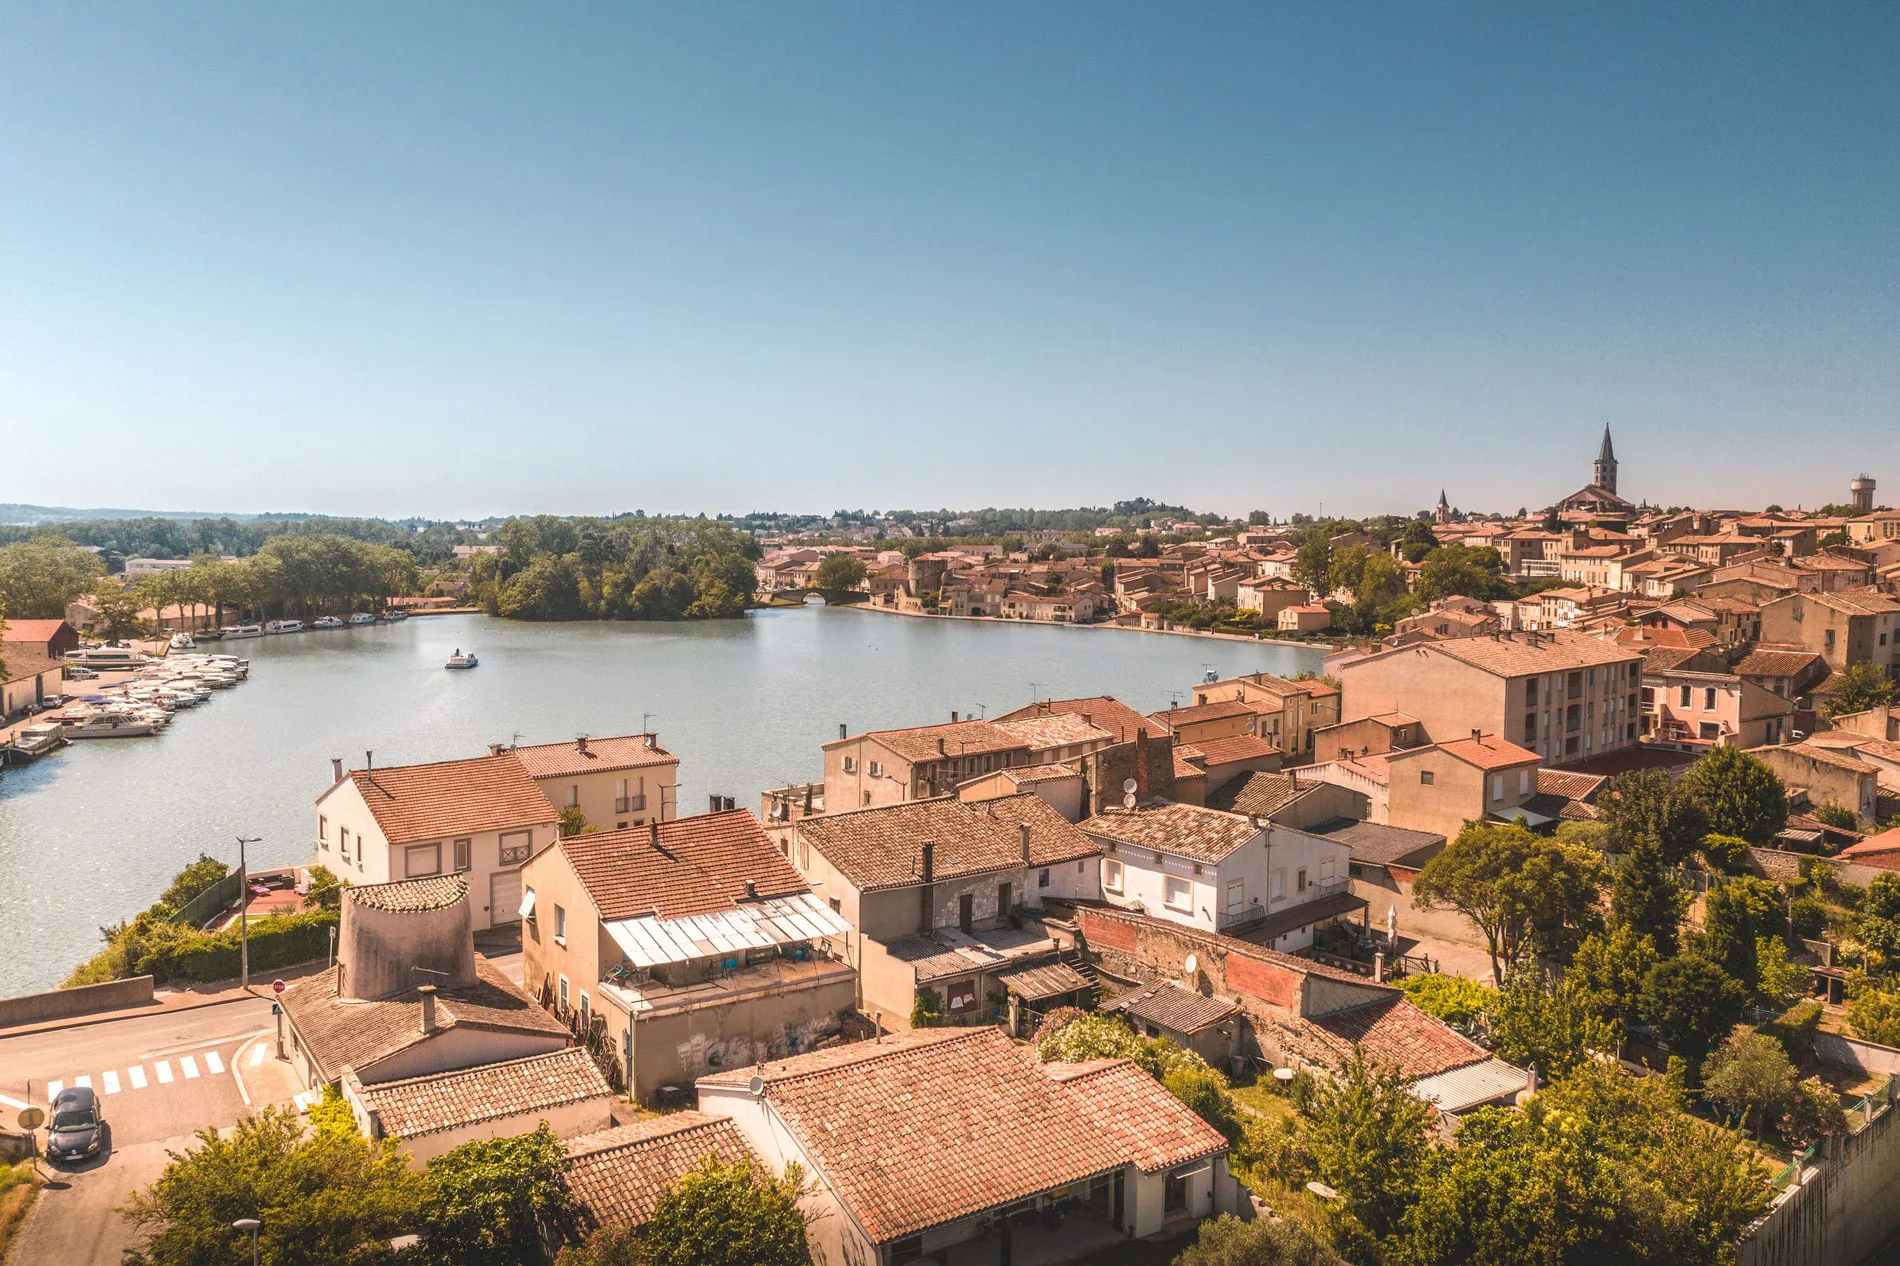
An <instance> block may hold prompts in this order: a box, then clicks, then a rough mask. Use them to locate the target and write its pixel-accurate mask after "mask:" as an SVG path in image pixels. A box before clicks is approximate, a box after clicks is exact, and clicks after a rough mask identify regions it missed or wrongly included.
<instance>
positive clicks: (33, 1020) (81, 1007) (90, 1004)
mask: <svg viewBox="0 0 1900 1266" xmlns="http://www.w3.org/2000/svg"><path fill="white" fill-rule="evenodd" d="M151 1001H152V978H151V977H150V976H134V977H132V978H131V979H130V980H108V981H106V982H105V983H104V984H99V985H80V986H79V987H77V988H75V989H48V990H47V991H46V992H45V993H27V994H21V995H20V996H19V997H17V998H0V1029H4V1028H7V1027H8V1026H10V1025H15V1024H37V1023H39V1022H40V1021H42V1020H64V1019H68V1018H70V1017H72V1016H76V1015H90V1014H92V1013H93V1012H95V1011H113V1010H116V1009H118V1008H119V1007H142V1006H147V1005H149V1004H150V1003H151Z"/></svg>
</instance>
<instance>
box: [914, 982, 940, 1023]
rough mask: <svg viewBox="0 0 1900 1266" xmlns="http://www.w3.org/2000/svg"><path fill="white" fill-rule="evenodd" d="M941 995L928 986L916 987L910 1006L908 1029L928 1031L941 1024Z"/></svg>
mask: <svg viewBox="0 0 1900 1266" xmlns="http://www.w3.org/2000/svg"><path fill="white" fill-rule="evenodd" d="M943 1014H944V1012H943V995H942V994H940V993H938V992H937V991H936V990H935V989H932V988H931V987H930V986H928V985H919V986H918V987H917V996H916V997H915V998H913V999H912V1000H911V1004H910V1027H911V1028H913V1029H928V1028H931V1027H933V1026H935V1025H938V1024H942V1023H943Z"/></svg>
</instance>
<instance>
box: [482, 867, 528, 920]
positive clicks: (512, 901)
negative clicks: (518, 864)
mask: <svg viewBox="0 0 1900 1266" xmlns="http://www.w3.org/2000/svg"><path fill="white" fill-rule="evenodd" d="M488 893H489V898H488V925H489V926H490V927H501V926H502V925H504V924H508V923H519V922H521V872H520V871H518V870H498V871H496V872H495V873H494V874H493V875H490V876H489V877H488Z"/></svg>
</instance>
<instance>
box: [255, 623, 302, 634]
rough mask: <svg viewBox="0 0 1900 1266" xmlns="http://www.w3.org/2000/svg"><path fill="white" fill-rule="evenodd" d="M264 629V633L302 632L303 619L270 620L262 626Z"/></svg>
mask: <svg viewBox="0 0 1900 1266" xmlns="http://www.w3.org/2000/svg"><path fill="white" fill-rule="evenodd" d="M264 631H265V632H266V633H301V632H303V621H302V620H272V621H271V622H270V623H268V624H266V625H265V626H264Z"/></svg>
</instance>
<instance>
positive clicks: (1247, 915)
mask: <svg viewBox="0 0 1900 1266" xmlns="http://www.w3.org/2000/svg"><path fill="white" fill-rule="evenodd" d="M1351 888H1352V877H1351V876H1349V875H1342V876H1340V877H1339V878H1337V879H1326V880H1320V881H1316V882H1314V883H1309V884H1307V885H1306V891H1304V892H1298V893H1295V894H1294V895H1293V899H1292V900H1291V901H1287V900H1286V899H1285V898H1281V899H1279V900H1277V901H1275V902H1274V909H1272V910H1271V911H1269V910H1268V908H1267V907H1266V906H1264V905H1260V904H1258V903H1256V904H1253V905H1249V906H1246V907H1244V908H1242V909H1239V910H1233V909H1226V910H1222V911H1221V915H1220V920H1219V923H1218V926H1219V928H1220V929H1221V930H1223V931H1224V930H1226V929H1228V928H1242V927H1246V926H1247V925H1248V924H1251V923H1258V922H1259V921H1260V920H1262V919H1264V918H1266V917H1267V915H1268V914H1269V913H1272V914H1279V913H1281V912H1283V911H1286V910H1296V909H1298V908H1299V907H1301V906H1303V905H1306V904H1307V903H1308V902H1313V901H1322V900H1324V899H1325V898H1327V897H1330V896H1332V895H1334V894H1335V893H1341V892H1347V891H1350V890H1351Z"/></svg>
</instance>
